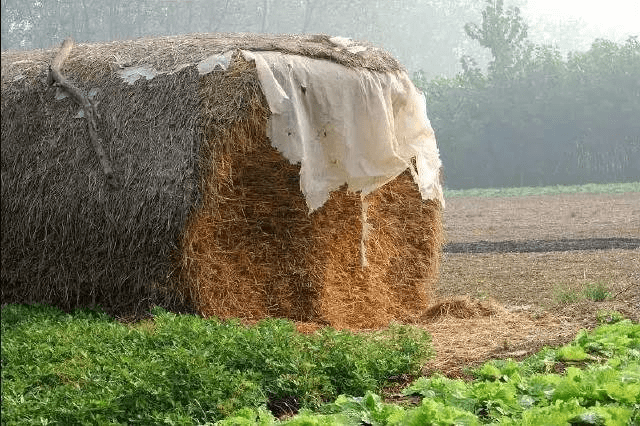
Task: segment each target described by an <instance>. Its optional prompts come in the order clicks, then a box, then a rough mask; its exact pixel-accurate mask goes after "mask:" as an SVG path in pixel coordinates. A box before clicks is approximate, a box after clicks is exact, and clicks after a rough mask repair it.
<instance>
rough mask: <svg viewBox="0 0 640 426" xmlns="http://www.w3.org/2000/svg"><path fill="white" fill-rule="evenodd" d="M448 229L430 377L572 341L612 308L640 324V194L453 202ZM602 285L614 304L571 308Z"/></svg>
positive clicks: (432, 321) (431, 322) (585, 302)
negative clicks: (571, 296) (570, 296)
mask: <svg viewBox="0 0 640 426" xmlns="http://www.w3.org/2000/svg"><path fill="white" fill-rule="evenodd" d="M445 230H446V233H447V243H448V244H447V246H446V247H445V253H444V255H443V262H442V266H441V271H440V279H439V282H438V285H437V300H436V304H435V305H434V306H435V307H438V309H439V310H438V309H436V311H435V312H436V314H435V315H433V316H432V317H431V318H428V320H427V321H426V325H425V327H426V328H427V329H428V330H429V331H430V332H431V334H432V336H433V344H434V347H435V349H436V352H437V355H436V358H435V359H434V360H432V361H431V362H429V363H428V364H427V365H426V366H425V371H424V372H425V374H428V373H430V372H433V371H440V372H442V373H444V374H446V375H449V376H464V374H465V373H464V371H465V367H467V366H474V365H478V364H480V363H482V362H484V361H486V360H488V359H492V358H507V357H510V358H514V359H521V358H523V357H525V356H527V355H530V354H532V353H535V352H537V351H538V350H539V349H540V348H542V347H543V346H556V345H561V344H564V343H567V342H569V341H570V340H572V339H573V338H574V337H575V335H576V333H577V332H578V331H579V330H580V329H583V328H587V329H590V328H593V327H595V326H596V325H597V320H596V316H597V313H598V312H601V311H604V310H617V311H619V312H621V313H623V314H624V315H625V316H626V317H628V318H631V319H633V320H635V321H638V320H640V193H626V194H616V195H608V194H572V195H554V196H527V197H508V198H507V197H505V198H499V197H496V198H480V197H468V198H453V199H449V200H447V208H446V211H445ZM594 285H603V286H605V287H606V288H607V290H608V291H609V293H610V294H611V298H609V299H608V300H605V301H600V302H596V301H592V300H589V299H585V298H581V299H580V300H576V301H573V302H563V297H562V296H563V295H567V294H574V295H579V296H581V295H582V294H583V292H584V290H585V289H586V288H588V287H589V286H594ZM452 306H455V309H453V308H452Z"/></svg>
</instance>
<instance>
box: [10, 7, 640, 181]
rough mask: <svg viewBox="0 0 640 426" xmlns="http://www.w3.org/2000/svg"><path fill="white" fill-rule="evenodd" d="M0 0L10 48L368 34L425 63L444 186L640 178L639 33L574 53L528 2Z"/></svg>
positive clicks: (424, 82)
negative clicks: (536, 37)
mask: <svg viewBox="0 0 640 426" xmlns="http://www.w3.org/2000/svg"><path fill="white" fill-rule="evenodd" d="M511 1H512V2H515V4H522V3H523V2H525V1H524V0H511ZM1 3H2V15H1V19H2V49H3V50H5V49H34V48H45V47H50V46H53V45H58V44H59V43H61V42H62V40H64V39H65V38H66V37H68V36H72V37H73V38H74V39H75V40H76V41H78V42H86V41H107V40H118V39H127V38H137V37H143V36H157V35H168V34H182V33H193V32H254V33H261V32H267V33H326V34H332V35H343V36H348V37H352V38H354V39H365V40H369V41H372V42H374V43H375V44H378V45H380V46H382V47H384V48H386V49H388V50H390V51H391V52H392V53H393V54H395V55H396V56H397V57H398V58H399V59H400V60H401V61H402V62H403V63H404V64H405V65H406V67H407V68H408V69H409V70H416V69H422V70H423V71H419V72H415V73H414V75H413V77H414V81H415V83H416V85H418V86H419V87H421V88H422V89H424V90H425V92H426V94H427V98H428V107H429V117H430V119H431V121H432V124H433V126H434V128H435V130H436V137H437V139H438V143H439V147H440V151H441V154H442V157H443V162H444V165H445V175H446V185H447V186H448V187H451V188H470V187H488V186H521V185H548V184H578V183H586V182H614V181H618V182H619V181H634V180H635V181H637V180H638V179H640V128H639V126H640V124H639V123H640V120H638V119H637V117H640V47H639V42H638V39H637V37H630V38H629V39H628V40H627V41H626V42H622V43H614V42H610V41H606V40H596V41H595V42H593V44H592V46H591V48H590V49H589V50H588V51H586V52H573V53H570V54H569V55H568V56H565V55H563V54H561V53H560V51H559V50H558V48H557V47H555V46H545V45H538V44H535V43H533V42H531V41H530V39H529V27H528V25H527V23H526V22H525V20H524V19H523V17H522V16H521V15H520V10H519V9H518V8H517V7H514V6H509V7H507V6H505V4H504V1H503V0H485V2H484V3H481V2H477V1H475V0H393V1H389V0H350V1H349V2H343V1H339V0H234V1H230V0H166V1H158V0H110V1H104V0H1ZM478 18H480V19H478ZM465 22H467V24H466V25H465V24H464V23H465ZM460 70H461V71H460ZM443 75H446V76H453V77H442V76H443Z"/></svg>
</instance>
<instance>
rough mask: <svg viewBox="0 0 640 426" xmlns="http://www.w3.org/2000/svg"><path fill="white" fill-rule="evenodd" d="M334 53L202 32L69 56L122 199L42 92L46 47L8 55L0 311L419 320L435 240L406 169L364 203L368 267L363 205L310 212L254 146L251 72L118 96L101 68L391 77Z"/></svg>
mask: <svg viewBox="0 0 640 426" xmlns="http://www.w3.org/2000/svg"><path fill="white" fill-rule="evenodd" d="M329 45H330V42H328V37H326V36H304V37H300V38H295V37H292V36H273V37H260V36H249V35H233V36H231V35H230V36H228V37H226V38H225V37H224V36H220V35H216V36H213V35H197V36H182V37H165V38H161V39H149V40H136V41H130V42H114V43H105V44H100V45H79V47H78V49H77V50H76V49H75V48H74V51H73V52H72V54H71V56H70V59H69V61H68V62H66V63H65V66H64V68H63V72H64V73H66V75H67V76H68V77H69V78H72V79H73V80H74V82H75V83H77V84H78V85H79V86H80V87H82V88H83V89H84V90H87V91H88V90H89V89H90V88H93V87H97V88H99V89H100V90H99V92H98V95H97V98H96V100H97V101H99V102H100V104H99V108H98V110H99V112H100V113H101V117H102V118H101V122H100V123H99V125H98V126H99V128H100V129H101V132H102V135H101V137H102V138H103V140H104V141H105V144H106V148H107V151H108V155H109V156H110V158H111V161H112V163H113V164H114V169H115V172H116V174H118V175H119V178H120V180H121V181H123V189H122V190H121V191H107V190H106V189H105V188H104V185H103V177H102V176H101V175H100V173H101V171H100V168H99V167H98V163H97V160H96V159H95V158H94V156H93V155H92V153H91V151H90V149H89V145H88V141H87V134H86V127H85V124H84V123H83V120H78V119H74V118H73V115H74V114H75V107H74V106H73V105H72V104H71V103H70V102H69V100H68V99H65V100H62V101H60V100H55V99H54V93H53V91H51V90H47V88H46V87H45V83H44V82H43V81H41V80H42V77H43V76H46V68H45V67H44V65H45V63H46V62H47V61H48V60H49V59H50V58H51V57H52V56H53V55H52V53H53V52H50V51H40V52H26V53H21V54H19V53H17V52H7V53H5V52H3V53H2V55H3V56H2V182H3V184H2V228H3V235H2V247H3V250H2V298H3V302H5V301H6V302H35V301H37V302H43V303H49V304H54V305H58V306H61V307H63V308H67V309H71V308H74V307H78V306H87V305H94V304H100V305H102V306H103V307H105V308H106V309H107V310H108V311H110V312H113V313H117V314H118V315H121V316H122V315H125V314H129V313H131V312H134V313H135V312H142V311H143V310H144V309H147V308H148V307H149V306H151V305H153V304H159V305H163V306H166V307H169V308H170V309H183V310H184V309H193V310H195V311H196V312H198V313H200V314H202V315H205V316H213V315H215V316H218V317H223V318H227V317H240V318H243V319H245V320H248V321H253V320H257V319H260V318H264V317H268V316H277V317H286V318H291V319H294V320H296V321H302V322H306V323H316V324H330V325H332V326H335V327H338V328H352V329H369V328H376V327H380V326H384V325H386V324H388V323H389V322H390V321H391V320H398V321H402V322H417V321H419V320H420V318H421V315H422V313H423V311H424V309H425V308H426V307H427V306H428V304H429V300H430V298H431V291H432V288H433V286H434V285H435V281H436V278H437V272H438V264H439V261H440V248H441V245H442V242H443V241H442V239H443V237H442V232H443V231H442V220H441V212H440V206H439V204H438V203H437V202H431V201H429V202H425V201H423V200H421V198H420V195H419V192H418V190H417V187H416V185H415V184H414V183H413V181H412V179H411V177H410V175H409V174H408V173H405V174H403V175H401V176H400V177H398V178H397V179H396V180H394V181H393V182H391V183H389V184H387V185H385V186H384V187H383V188H381V189H379V190H378V191H376V192H375V193H372V194H370V195H369V196H368V197H367V200H366V202H367V204H368V208H367V217H368V220H367V222H368V224H369V226H370V228H371V229H370V231H369V233H368V237H367V239H366V245H365V247H366V252H367V260H368V266H367V267H363V266H362V264H361V246H360V243H361V239H362V230H363V224H362V200H361V197H360V195H359V194H354V193H351V192H349V191H347V190H346V189H342V190H340V191H336V192H334V193H332V194H331V196H330V199H329V201H328V202H327V203H326V204H325V205H324V206H323V207H322V208H320V209H319V210H318V211H316V212H314V213H313V214H311V215H309V214H308V210H307V207H306V203H305V200H304V197H303V195H302V194H301V192H300V188H299V166H297V165H292V164H289V163H288V161H287V160H285V159H284V158H283V157H282V156H281V155H280V154H279V153H278V152H277V151H276V150H275V149H274V148H273V147H271V145H270V143H269V141H268V140H267V138H266V132H265V129H266V120H267V118H268V114H269V111H268V107H267V104H266V100H265V99H264V97H263V95H262V92H261V89H260V85H259V82H258V79H257V76H256V71H255V67H254V66H253V65H252V64H249V63H247V62H245V61H243V60H242V59H241V58H240V57H239V56H238V55H236V56H234V58H233V59H232V65H231V66H230V67H229V69H228V70H227V71H214V72H212V73H209V74H207V75H205V76H199V75H198V74H197V70H196V69H195V66H193V65H192V66H188V67H185V68H182V69H181V70H180V71H178V72H175V73H168V74H162V75H158V76H157V77H155V78H153V79H152V80H139V81H137V82H136V83H135V84H133V85H130V86H129V85H126V84H125V83H123V82H122V81H120V79H119V77H117V75H116V74H115V73H114V71H113V70H114V68H117V66H118V64H120V65H124V64H126V65H136V64H144V65H151V66H153V67H155V68H156V69H157V70H173V69H175V68H176V67H177V66H178V65H180V64H183V63H193V62H195V61H197V60H200V59H204V58H205V57H207V56H209V55H211V54H214V53H220V52H222V51H225V50H228V49H232V48H249V49H251V48H252V49H253V50H261V49H273V50H281V51H285V52H288V53H299V54H305V55H309V56H314V57H320V58H327V59H331V60H335V61H337V62H340V63H343V64H345V65H348V66H360V67H366V68H369V69H376V70H381V71H385V70H392V69H398V67H399V65H398V64H397V62H395V60H393V59H392V58H391V57H390V56H388V54H386V53H384V52H381V51H377V50H367V51H365V52H367V53H364V54H358V55H353V54H351V53H349V52H346V51H344V50H341V49H336V48H335V47H331V46H329ZM20 55H23V56H20ZM20 58H23V59H20ZM17 60H20V61H23V62H20V64H18V65H15V61H17ZM40 60H41V61H42V62H41V63H40V62H38V61H40ZM12 63H13V65H12ZM5 64H6V65H5ZM34 64H39V65H34ZM36 69H37V70H38V71H34V70H36ZM5 70H6V71H7V72H6V73H5ZM20 75H21V76H24V78H16V76H20ZM5 230H6V231H5Z"/></svg>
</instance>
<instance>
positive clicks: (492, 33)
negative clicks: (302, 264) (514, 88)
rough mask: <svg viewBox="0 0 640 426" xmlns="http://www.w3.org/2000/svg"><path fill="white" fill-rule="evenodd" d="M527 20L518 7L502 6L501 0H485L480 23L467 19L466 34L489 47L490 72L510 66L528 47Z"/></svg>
mask: <svg viewBox="0 0 640 426" xmlns="http://www.w3.org/2000/svg"><path fill="white" fill-rule="evenodd" d="M527 28H528V27H527V24H526V23H525V22H524V20H523V18H522V17H521V16H520V9H519V8H518V7H509V8H506V9H505V7H504V0H487V6H486V7H485V9H484V10H483V11H482V23H481V24H479V25H478V24H476V23H473V22H471V23H467V24H466V25H465V26H464V30H465V32H466V33H467V35H468V36H469V37H470V38H471V39H473V40H476V41H477V42H478V43H480V45H481V46H483V47H486V48H488V49H489V50H491V55H492V56H493V60H492V61H491V63H490V64H489V72H490V75H495V74H498V75H500V74H502V73H504V72H506V71H507V70H509V69H512V68H513V67H515V66H516V65H517V63H518V62H520V61H521V60H522V58H523V57H525V56H526V54H527V51H529V50H530V47H529V46H528V42H527Z"/></svg>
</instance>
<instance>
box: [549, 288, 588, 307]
mask: <svg viewBox="0 0 640 426" xmlns="http://www.w3.org/2000/svg"><path fill="white" fill-rule="evenodd" d="M581 297H582V295H581V294H580V292H579V291H578V290H576V289H574V288H570V287H567V286H566V285H562V286H556V287H555V288H554V290H553V300H555V302H556V303H559V304H570V303H575V302H577V301H579V300H580V299H581Z"/></svg>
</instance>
